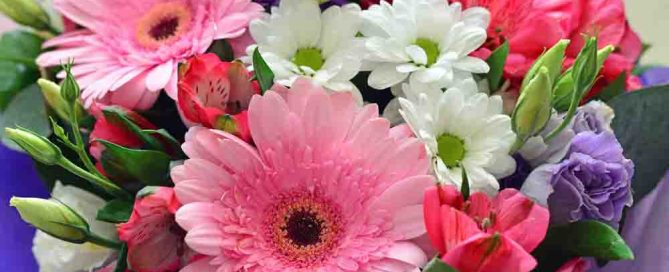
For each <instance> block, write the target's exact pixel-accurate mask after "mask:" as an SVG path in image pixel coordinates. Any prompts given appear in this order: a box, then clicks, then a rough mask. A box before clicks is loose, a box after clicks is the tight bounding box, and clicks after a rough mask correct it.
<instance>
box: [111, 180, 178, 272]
mask: <svg viewBox="0 0 669 272" xmlns="http://www.w3.org/2000/svg"><path fill="white" fill-rule="evenodd" d="M152 189H153V191H152V192H151V193H150V194H147V195H144V196H141V197H138V198H137V200H135V206H134V207H133V210H132V215H131V216H130V220H129V221H128V222H126V223H123V224H120V225H118V235H119V239H121V240H122V241H124V242H126V243H127V245H128V264H129V265H130V267H131V268H132V270H133V271H137V272H167V271H177V270H178V269H179V268H181V266H182V264H184V263H185V260H184V259H185V258H187V256H188V252H187V251H188V249H187V247H186V246H185V244H184V241H183V239H184V236H185V232H184V230H183V229H181V228H180V227H179V226H178V225H177V223H176V222H175V221H174V213H175V212H176V210H177V209H178V208H179V206H181V204H179V201H178V200H177V198H176V197H175V195H174V190H173V189H172V188H167V187H156V188H152Z"/></svg>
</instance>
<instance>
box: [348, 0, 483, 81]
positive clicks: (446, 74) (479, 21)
mask: <svg viewBox="0 0 669 272" xmlns="http://www.w3.org/2000/svg"><path fill="white" fill-rule="evenodd" d="M362 16H363V20H364V21H363V27H362V29H361V32H362V34H363V35H364V36H365V37H366V38H367V41H366V43H365V45H366V48H367V51H368V52H369V53H368V54H367V56H366V61H367V62H368V63H366V65H365V66H366V68H368V69H371V71H372V73H371V75H370V77H369V85H370V86H372V87H373V88H376V89H385V88H388V87H391V86H393V85H396V84H398V83H400V82H402V81H403V80H405V79H406V78H407V77H408V76H409V75H411V78H412V79H416V80H419V81H421V82H425V83H428V82H438V83H439V84H440V85H441V86H442V87H446V86H448V85H450V84H451V83H452V82H459V81H461V80H464V79H468V78H471V77H472V73H487V72H488V70H489V67H488V65H487V64H486V63H485V62H484V61H483V60H481V59H479V58H475V57H470V56H469V54H470V53H471V52H473V51H474V50H476V49H478V48H479V47H481V45H483V43H484V42H485V40H486V28H487V27H488V23H489V21H490V14H489V12H488V11H487V10H486V9H484V8H480V7H474V8H469V9H467V10H465V11H462V6H461V4H460V3H454V4H451V5H449V4H448V1H445V0H396V1H393V4H392V5H391V4H388V3H386V2H381V4H380V5H374V6H372V7H370V8H369V9H368V10H365V11H363V12H362Z"/></svg>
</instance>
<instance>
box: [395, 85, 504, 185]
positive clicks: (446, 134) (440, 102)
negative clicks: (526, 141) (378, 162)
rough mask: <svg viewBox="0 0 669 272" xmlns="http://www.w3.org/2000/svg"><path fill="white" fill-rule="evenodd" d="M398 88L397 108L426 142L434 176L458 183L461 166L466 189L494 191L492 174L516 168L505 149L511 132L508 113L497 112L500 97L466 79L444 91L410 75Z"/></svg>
mask: <svg viewBox="0 0 669 272" xmlns="http://www.w3.org/2000/svg"><path fill="white" fill-rule="evenodd" d="M404 92H405V95H406V97H407V98H400V104H401V106H402V109H401V110H400V113H401V114H402V116H403V117H404V119H405V120H406V121H407V123H408V124H409V126H411V128H412V130H413V131H414V133H415V134H416V136H417V137H418V138H419V139H421V140H422V141H423V142H424V143H425V144H426V147H427V150H428V153H429V154H430V156H432V159H433V170H434V172H435V174H436V175H437V177H438V178H439V180H440V181H442V182H450V183H452V184H454V185H456V186H458V188H459V187H460V186H461V185H462V167H464V168H465V169H466V172H467V176H468V178H469V183H470V188H471V190H472V191H483V192H486V193H489V194H495V193H497V190H498V189H499V184H498V182H497V179H496V178H502V177H505V176H508V175H510V174H512V173H513V171H515V169H516V162H515V160H514V159H513V157H511V156H510V155H509V151H510V149H511V146H512V145H513V143H514V141H515V139H516V135H515V134H514V133H513V131H512V130H511V118H510V117H509V116H508V115H504V114H502V98H501V97H499V96H492V97H489V96H488V95H486V94H484V93H480V92H478V90H477V87H476V83H475V82H474V81H473V80H471V79H469V80H464V81H462V82H460V83H458V84H456V85H454V86H453V87H451V88H449V89H448V90H446V91H445V92H442V90H441V89H439V88H435V87H434V85H426V84H421V83H419V82H415V81H410V84H405V85H404Z"/></svg>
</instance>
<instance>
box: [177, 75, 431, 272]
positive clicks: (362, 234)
mask: <svg viewBox="0 0 669 272" xmlns="http://www.w3.org/2000/svg"><path fill="white" fill-rule="evenodd" d="M377 111H378V109H377V106H376V105H374V104H372V105H368V106H365V107H363V108H360V107H359V106H358V105H357V103H356V102H355V99H354V98H353V97H352V96H351V95H350V94H349V93H336V94H331V95H328V94H326V92H325V90H323V89H322V88H321V87H317V86H315V85H313V84H312V83H311V82H310V81H308V80H306V79H299V80H298V81H296V83H295V84H294V85H293V87H292V89H290V90H287V89H283V88H281V87H275V89H274V91H270V92H268V93H266V94H265V95H264V96H259V95H256V96H254V97H253V99H252V100H251V104H250V107H249V127H250V130H251V136H252V137H253V140H254V142H255V144H256V146H257V147H253V146H251V145H249V144H247V143H246V142H244V141H242V140H240V139H238V138H236V137H234V136H232V135H230V134H228V133H225V132H222V131H218V130H211V129H205V128H202V127H194V128H191V129H190V131H189V132H188V133H187V134H186V142H185V144H184V145H183V150H184V151H185V152H186V154H187V155H188V156H189V157H190V159H188V160H186V161H185V163H184V164H183V165H181V166H178V167H175V168H174V169H173V170H172V178H173V180H174V183H175V191H176V194H177V197H178V198H179V200H180V201H181V202H182V203H184V206H183V207H182V208H180V209H179V210H178V211H177V214H176V219H177V223H179V225H181V226H182V227H183V228H184V229H185V230H186V231H187V235H186V243H187V244H188V246H190V247H191V248H192V249H193V250H195V251H197V252H199V253H201V254H204V255H206V256H207V257H206V258H203V259H201V260H199V261H197V262H194V263H192V264H190V265H189V266H187V267H186V268H184V270H182V271H185V272H194V271H205V272H206V271H218V272H221V271H226V272H236V271H257V272H272V271H277V272H278V271H321V272H330V271H400V272H401V271H419V268H418V267H419V266H421V265H423V264H424V263H425V262H426V261H427V257H426V255H425V253H424V252H423V251H422V250H421V249H420V248H419V247H418V246H417V245H416V244H415V243H413V242H412V239H415V238H418V237H420V236H422V237H420V238H424V236H423V234H425V232H426V230H425V227H424V225H423V222H422V220H423V215H422V199H423V194H424V191H425V190H426V188H429V187H430V186H433V184H434V181H433V179H432V177H431V176H429V175H426V173H427V169H428V165H429V164H428V160H427V157H426V154H425V148H424V147H423V146H422V145H421V144H420V142H419V141H418V140H416V139H415V138H414V137H413V136H410V135H409V134H410V133H408V130H407V129H406V128H405V127H395V128H390V124H389V122H388V121H387V120H386V119H383V118H379V117H378V112H377Z"/></svg>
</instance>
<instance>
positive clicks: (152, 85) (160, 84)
mask: <svg viewBox="0 0 669 272" xmlns="http://www.w3.org/2000/svg"><path fill="white" fill-rule="evenodd" d="M175 69H176V67H175V65H174V62H173V61H172V60H171V59H170V60H168V61H166V62H165V63H162V64H160V65H158V66H156V67H155V68H153V70H151V71H150V72H149V73H148V75H147V76H146V88H147V89H149V91H159V90H161V89H163V88H165V86H166V85H167V83H168V82H170V80H171V79H172V74H173V73H175V72H176V71H175Z"/></svg>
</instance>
